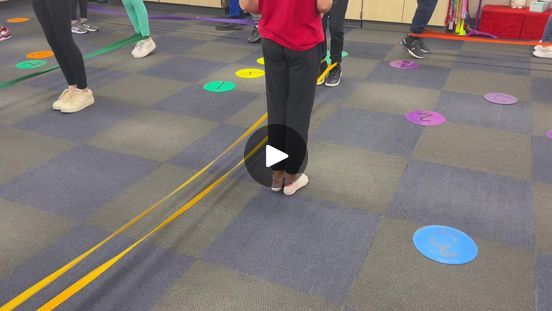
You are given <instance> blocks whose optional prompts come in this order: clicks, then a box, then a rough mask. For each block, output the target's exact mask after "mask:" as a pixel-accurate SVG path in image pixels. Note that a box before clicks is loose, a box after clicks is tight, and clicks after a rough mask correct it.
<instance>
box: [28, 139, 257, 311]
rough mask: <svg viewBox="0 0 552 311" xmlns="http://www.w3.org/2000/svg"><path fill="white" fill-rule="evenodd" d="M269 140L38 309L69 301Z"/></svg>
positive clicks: (177, 215) (197, 200) (190, 205)
mask: <svg viewBox="0 0 552 311" xmlns="http://www.w3.org/2000/svg"><path fill="white" fill-rule="evenodd" d="M267 142H268V137H267V136H265V137H264V138H263V140H262V141H261V142H259V143H258V144H257V145H256V146H255V148H253V150H251V151H250V152H249V153H248V154H247V155H246V156H245V157H244V158H243V159H242V160H241V161H240V162H238V164H236V165H235V166H234V167H233V168H231V169H230V170H229V171H227V172H226V173H225V174H224V175H222V176H221V177H220V178H219V179H217V180H216V181H215V182H213V183H212V184H211V185H209V186H208V187H207V188H205V189H203V191H201V192H200V193H199V194H198V195H196V196H195V197H194V198H193V199H191V200H190V201H188V202H187V203H186V204H184V205H182V207H180V209H178V210H177V211H176V212H174V213H173V214H172V215H171V216H169V217H168V218H167V219H165V220H164V221H163V222H162V223H161V224H159V225H158V226H157V227H155V228H154V229H153V230H151V231H150V232H148V233H147V234H146V235H144V236H143V237H142V238H141V239H139V240H138V241H136V242H135V243H134V244H132V245H130V246H129V247H128V248H127V249H125V250H124V251H122V252H121V253H119V254H118V255H116V256H115V257H113V258H111V259H109V260H108V261H106V262H104V263H103V264H102V265H100V266H98V267H96V269H94V270H92V271H91V272H89V273H88V274H87V275H85V276H84V277H82V278H81V279H80V280H78V281H76V282H75V283H73V284H72V285H71V286H69V287H67V288H66V289H65V290H64V291H63V292H61V293H59V294H58V295H57V296H55V297H54V298H52V300H50V301H48V302H47V303H46V304H44V305H43V306H42V307H40V308H38V311H50V310H54V309H56V308H57V307H59V306H60V305H61V304H62V303H64V302H65V301H67V300H68V299H69V298H71V297H72V296H73V295H75V294H77V293H78V292H80V291H81V290H82V289H84V288H85V287H86V286H88V285H89V284H90V283H92V282H94V280H96V279H97V278H98V277H100V276H101V275H102V274H103V273H105V272H106V271H108V270H109V269H110V268H111V267H112V266H113V265H115V264H116V263H117V262H118V261H119V260H121V259H123V258H124V257H125V256H126V255H127V254H128V253H130V252H131V251H132V250H134V249H135V248H136V247H137V246H138V245H140V244H142V242H144V241H145V240H146V239H147V238H148V237H150V236H151V235H153V234H155V233H156V232H158V231H159V230H161V229H163V228H165V227H166V226H167V225H168V224H170V223H171V222H173V221H174V220H176V219H177V218H178V217H179V216H181V215H182V214H184V213H185V212H186V211H187V210H189V209H190V208H192V207H193V206H194V205H196V204H197V203H198V202H199V201H201V200H202V199H203V198H205V197H206V196H207V195H208V194H209V193H210V192H211V191H213V190H214V189H215V188H216V187H217V186H218V185H220V184H221V183H222V182H223V181H224V180H225V179H226V178H228V176H230V175H231V174H232V173H233V172H234V171H235V170H237V169H238V168H239V167H240V166H241V165H243V163H245V161H246V160H247V159H249V158H250V157H251V156H253V155H254V154H255V153H256V152H257V151H258V150H259V149H260V148H261V147H262V146H264V145H265V144H266V143H267Z"/></svg>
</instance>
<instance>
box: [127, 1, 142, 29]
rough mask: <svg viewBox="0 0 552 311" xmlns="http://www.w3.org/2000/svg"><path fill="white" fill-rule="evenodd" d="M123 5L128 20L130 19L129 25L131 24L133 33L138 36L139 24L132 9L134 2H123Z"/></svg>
mask: <svg viewBox="0 0 552 311" xmlns="http://www.w3.org/2000/svg"><path fill="white" fill-rule="evenodd" d="M123 5H124V7H125V9H126V11H127V15H128V19H130V23H131V24H132V27H134V32H135V33H137V34H140V33H141V31H140V24H139V23H138V17H137V16H136V10H135V9H134V1H133V0H123Z"/></svg>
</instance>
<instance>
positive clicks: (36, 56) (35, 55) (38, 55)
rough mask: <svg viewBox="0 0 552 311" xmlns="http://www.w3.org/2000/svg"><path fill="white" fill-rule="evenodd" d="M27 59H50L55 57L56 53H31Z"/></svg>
mask: <svg viewBox="0 0 552 311" xmlns="http://www.w3.org/2000/svg"><path fill="white" fill-rule="evenodd" d="M26 56H27V58H30V59H43V58H50V57H52V56H54V52H52V51H35V52H31V53H29V54H27V55H26Z"/></svg>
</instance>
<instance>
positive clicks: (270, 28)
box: [259, 0, 324, 51]
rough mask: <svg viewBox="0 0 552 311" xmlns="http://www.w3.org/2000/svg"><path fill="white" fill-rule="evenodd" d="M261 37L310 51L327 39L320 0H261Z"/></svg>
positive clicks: (285, 45) (287, 46) (289, 46)
mask: <svg viewBox="0 0 552 311" xmlns="http://www.w3.org/2000/svg"><path fill="white" fill-rule="evenodd" d="M259 12H260V13H261V14H262V18H261V21H260V22H259V32H260V33H261V37H263V38H265V39H269V40H272V41H274V42H276V43H278V44H280V45H282V46H284V47H286V48H288V49H290V50H295V51H306V50H310V49H312V48H313V47H315V46H316V45H318V44H320V43H321V42H323V41H324V32H323V31H322V18H321V17H320V13H319V12H318V10H317V9H316V0H259Z"/></svg>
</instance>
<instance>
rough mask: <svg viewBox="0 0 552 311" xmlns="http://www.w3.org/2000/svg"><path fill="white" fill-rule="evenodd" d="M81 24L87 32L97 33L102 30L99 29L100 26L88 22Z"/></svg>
mask: <svg viewBox="0 0 552 311" xmlns="http://www.w3.org/2000/svg"><path fill="white" fill-rule="evenodd" d="M79 24H80V25H81V26H82V28H84V29H86V30H87V31H91V32H96V31H98V30H100V28H98V26H96V25H92V24H90V23H88V21H81V22H80V23H79Z"/></svg>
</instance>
